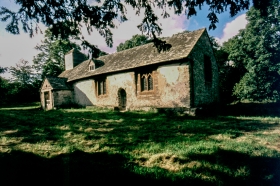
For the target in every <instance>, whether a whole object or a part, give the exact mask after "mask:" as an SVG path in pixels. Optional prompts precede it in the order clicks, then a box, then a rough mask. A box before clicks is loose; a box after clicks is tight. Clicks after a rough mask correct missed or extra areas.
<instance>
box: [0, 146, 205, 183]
mask: <svg viewBox="0 0 280 186" xmlns="http://www.w3.org/2000/svg"><path fill="white" fill-rule="evenodd" d="M0 166H1V169H0V179H1V185H3V186H6V185H73V186H74V185H101V184H106V185H107V184H113V185H133V184H135V183H137V184H172V185H178V184H179V183H182V181H183V180H181V181H172V180H170V179H167V178H158V179H156V178H153V177H152V176H147V175H144V176H143V175H139V174H135V173H133V171H132V169H131V166H129V159H127V158H126V157H124V156H122V155H120V154H108V153H106V152H100V153H86V152H82V151H79V150H76V151H74V152H73V153H70V154H63V155H59V156H56V157H53V158H44V157H40V156H37V155H35V154H33V153H27V152H23V151H12V152H10V153H1V154H0ZM186 181H187V182H191V183H193V184H196V183H206V182H204V181H202V180H199V179H191V180H185V182H186Z"/></svg>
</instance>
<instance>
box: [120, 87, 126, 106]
mask: <svg viewBox="0 0 280 186" xmlns="http://www.w3.org/2000/svg"><path fill="white" fill-rule="evenodd" d="M118 98H119V109H120V110H126V92H125V90H124V89H122V88H121V89H119V91H118Z"/></svg>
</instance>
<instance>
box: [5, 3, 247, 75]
mask: <svg viewBox="0 0 280 186" xmlns="http://www.w3.org/2000/svg"><path fill="white" fill-rule="evenodd" d="M1 6H5V7H8V8H13V9H14V8H16V6H15V5H14V4H13V0H1V1H0V7H1ZM157 13H158V14H160V13H161V12H160V11H158V12H157ZM245 13H246V12H245V11H242V12H240V13H239V14H238V15H236V16H234V17H230V14H229V13H228V12H225V13H223V14H219V15H218V19H219V23H218V24H217V28H216V29H215V30H208V33H209V35H210V36H214V37H216V38H217V39H218V40H219V41H220V42H224V41H226V40H227V39H229V38H230V37H233V36H234V35H236V34H237V33H238V30H239V29H241V28H245V25H246V19H245ZM207 14H208V7H206V6H203V7H202V10H197V16H192V17H191V18H190V19H187V17H186V16H185V15H180V16H178V15H174V14H173V13H172V11H170V15H171V16H170V17H169V18H168V19H162V18H160V23H162V28H163V32H162V35H161V36H163V37H166V36H171V35H172V34H175V33H178V32H182V31H184V30H190V31H192V30H197V29H200V28H208V27H209V25H210V22H209V20H208V18H207ZM127 17H128V19H129V20H128V21H127V22H125V23H121V24H117V26H118V28H117V29H115V30H113V34H114V36H113V40H114V46H113V48H109V47H107V46H106V44H105V41H104V39H103V38H102V37H101V36H100V35H99V34H98V33H97V32H93V33H92V34H91V35H88V34H87V33H86V30H85V29H84V31H83V33H84V36H85V38H86V39H87V40H89V41H90V42H92V43H93V44H96V45H97V46H99V47H100V48H101V49H102V50H104V51H106V52H108V53H113V52H115V50H116V46H118V45H119V43H121V42H124V41H125V40H128V39H130V38H131V37H132V35H135V34H141V32H140V31H139V30H138V29H137V25H138V24H139V23H140V22H141V19H142V18H141V16H140V17H138V16H135V11H133V10H132V9H131V8H128V9H127ZM6 24H7V23H3V22H0V66H2V67H10V66H15V64H16V63H18V62H19V61H20V59H24V60H28V61H29V62H30V64H32V59H33V56H35V55H36V54H37V53H38V51H36V50H35V49H34V47H35V46H36V45H37V44H40V42H41V40H42V39H43V35H42V34H38V35H35V37H34V38H30V37H29V35H28V34H26V33H24V32H23V31H22V30H21V34H20V35H12V34H10V33H8V32H6V30H5V26H6ZM40 27H41V28H42V30H45V29H46V27H45V26H44V25H40ZM4 76H6V77H8V76H9V75H8V74H6V75H4Z"/></svg>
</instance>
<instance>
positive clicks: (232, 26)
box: [217, 14, 248, 44]
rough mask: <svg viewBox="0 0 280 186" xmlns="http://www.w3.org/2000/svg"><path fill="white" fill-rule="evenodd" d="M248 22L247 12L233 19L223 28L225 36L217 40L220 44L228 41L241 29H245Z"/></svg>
mask: <svg viewBox="0 0 280 186" xmlns="http://www.w3.org/2000/svg"><path fill="white" fill-rule="evenodd" d="M247 23H248V21H247V20H246V14H242V15H240V16H238V17H236V18H235V19H234V20H233V21H231V22H229V23H227V24H226V26H225V28H224V30H223V36H222V37H221V38H220V39H219V38H217V40H218V41H219V43H220V44H222V43H224V42H226V41H228V40H229V39H230V38H232V37H233V36H235V35H237V34H238V32H239V30H241V29H244V28H245V27H246V25H247Z"/></svg>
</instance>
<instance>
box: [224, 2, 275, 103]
mask: <svg viewBox="0 0 280 186" xmlns="http://www.w3.org/2000/svg"><path fill="white" fill-rule="evenodd" d="M279 9H280V4H279V1H278V0H275V1H273V4H271V6H269V7H268V9H267V17H266V18H264V17H262V16H261V12H260V11H259V10H257V9H256V8H251V9H250V10H249V11H248V12H247V14H246V15H247V20H248V24H247V26H246V28H245V29H243V30H241V31H240V32H239V34H238V35H237V36H235V37H234V38H232V39H231V40H230V41H229V42H228V48H227V50H228V52H229V60H231V61H233V62H234V63H233V65H234V66H236V67H238V68H239V69H240V71H243V75H244V76H242V78H241V80H240V81H239V82H238V83H237V84H236V85H235V87H234V92H233V93H234V95H235V96H237V97H238V98H239V99H241V100H242V99H249V100H257V101H262V100H279V96H280V70H279V69H280V24H279V23H280V14H279ZM239 74H240V73H239ZM237 78H238V74H237Z"/></svg>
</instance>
